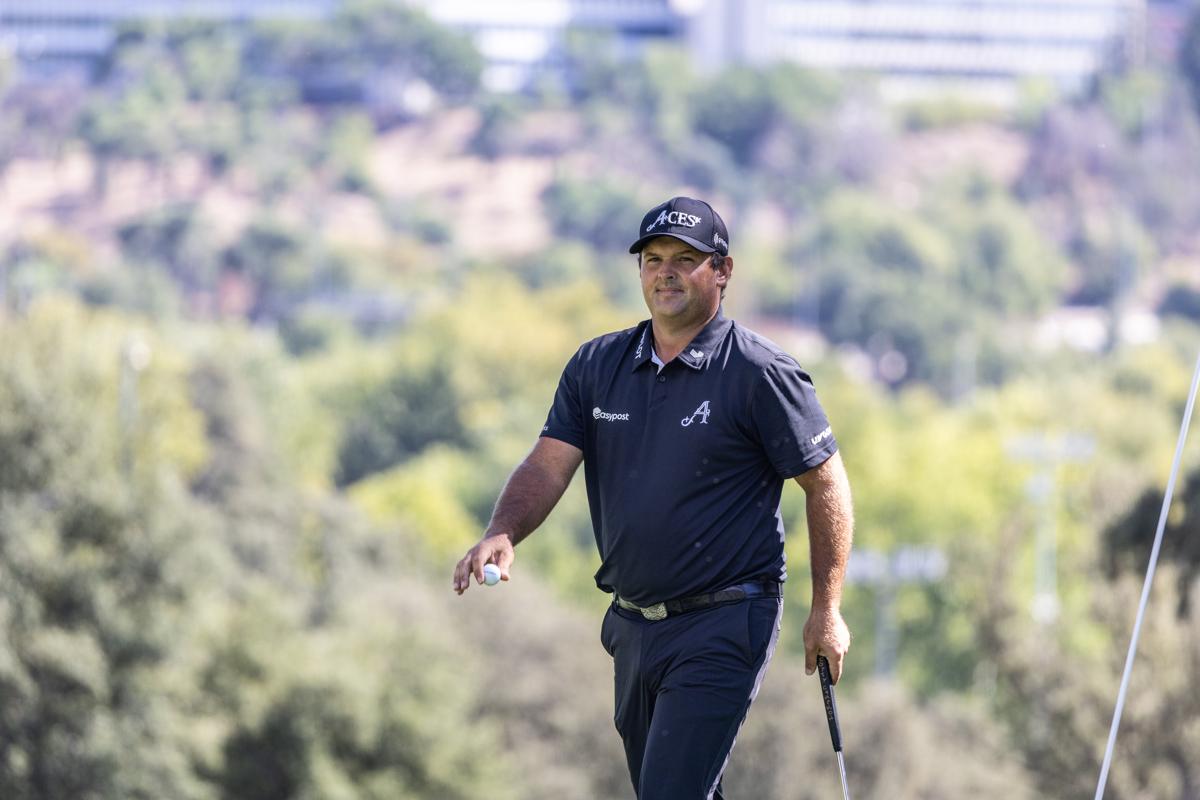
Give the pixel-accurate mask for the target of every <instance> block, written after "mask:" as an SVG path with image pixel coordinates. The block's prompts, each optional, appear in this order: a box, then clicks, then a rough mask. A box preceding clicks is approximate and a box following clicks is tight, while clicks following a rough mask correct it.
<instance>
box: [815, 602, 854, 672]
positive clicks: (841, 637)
mask: <svg viewBox="0 0 1200 800" xmlns="http://www.w3.org/2000/svg"><path fill="white" fill-rule="evenodd" d="M849 649H850V629H849V628H848V627H846V621H845V620H844V619H842V612H841V611H839V610H838V609H836V608H813V610H812V612H811V613H809V615H808V622H806V623H804V671H805V672H807V673H808V674H809V675H812V674H813V672H815V671H816V669H817V656H819V655H821V656H825V657H826V658H827V659H829V675H830V678H831V679H832V681H833V682H834V683H837V682H838V679H839V678H840V677H841V676H842V660H843V659H844V658H845V656H846V651H847V650H849Z"/></svg>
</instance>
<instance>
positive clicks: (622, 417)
mask: <svg viewBox="0 0 1200 800" xmlns="http://www.w3.org/2000/svg"><path fill="white" fill-rule="evenodd" d="M592 419H602V420H604V421H605V422H629V412H628V411H627V412H625V413H624V414H613V413H610V412H608V411H601V410H600V406H596V407H595V408H593V409H592Z"/></svg>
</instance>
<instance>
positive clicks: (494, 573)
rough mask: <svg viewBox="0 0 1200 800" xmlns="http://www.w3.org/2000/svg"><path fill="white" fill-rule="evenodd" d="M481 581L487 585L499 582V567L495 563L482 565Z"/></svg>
mask: <svg viewBox="0 0 1200 800" xmlns="http://www.w3.org/2000/svg"><path fill="white" fill-rule="evenodd" d="M483 582H484V583H486V584H487V585H488V586H495V585H496V584H497V583H499V582H500V568H499V567H497V566H496V565H495V564H484V565H483Z"/></svg>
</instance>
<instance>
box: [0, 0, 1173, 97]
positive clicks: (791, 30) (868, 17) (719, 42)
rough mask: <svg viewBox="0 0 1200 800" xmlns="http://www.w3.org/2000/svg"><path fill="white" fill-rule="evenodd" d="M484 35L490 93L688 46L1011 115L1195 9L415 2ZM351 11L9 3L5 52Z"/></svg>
mask: <svg viewBox="0 0 1200 800" xmlns="http://www.w3.org/2000/svg"><path fill="white" fill-rule="evenodd" d="M411 2H413V3H414V4H415V5H419V6H421V7H423V8H424V9H425V10H426V11H427V12H428V13H429V14H430V15H431V16H432V17H433V18H435V19H436V20H438V21H440V22H442V23H444V24H446V25H448V26H450V27H453V28H456V29H458V30H461V31H464V32H466V33H468V34H470V35H471V36H472V37H473V38H474V40H475V42H476V44H477V45H478V47H479V49H480V51H481V52H482V54H483V56H484V58H485V61H486V67H485V73H484V80H485V83H486V85H487V86H489V87H490V88H492V89H495V90H498V91H519V90H522V89H526V88H529V87H530V86H532V85H534V84H536V83H537V82H538V81H539V80H541V79H544V78H550V79H561V78H562V67H563V64H564V43H565V38H566V33H567V31H569V30H572V29H582V30H588V31H597V32H604V33H606V34H610V35H611V37H612V40H613V42H614V44H615V46H616V48H617V50H618V52H619V53H620V54H622V55H626V56H630V55H633V54H636V53H637V52H639V51H640V50H641V49H642V48H643V47H644V46H645V45H646V44H647V43H649V42H657V41H678V42H681V43H686V44H687V46H688V47H689V48H690V50H691V52H692V53H693V55H694V57H695V60H696V62H697V64H699V65H700V66H701V67H713V68H715V67H720V66H723V65H727V64H730V63H762V62H765V61H772V60H778V59H787V60H792V61H796V62H798V63H801V64H805V65H808V66H812V67H816V68H821V69H829V70H836V71H846V70H852V71H861V72H864V73H870V74H878V75H879V76H881V78H882V86H883V88H884V89H885V91H887V92H888V93H890V94H892V95H898V96H907V95H911V94H913V93H925V92H929V91H944V90H947V89H963V90H966V91H967V92H969V93H970V95H971V96H972V97H973V98H976V99H985V100H995V101H1001V102H1004V101H1006V100H1009V99H1011V98H1013V97H1014V96H1015V95H1016V92H1017V90H1018V88H1019V86H1020V85H1021V83H1022V82H1023V81H1026V80H1030V79H1041V80H1046V81H1049V82H1051V83H1052V84H1054V85H1055V86H1057V87H1058V88H1060V89H1062V90H1064V91H1068V92H1069V91H1073V90H1075V89H1077V88H1078V87H1080V86H1081V85H1082V84H1083V82H1084V81H1086V79H1087V78H1088V76H1090V75H1091V74H1093V73H1094V72H1095V71H1096V70H1097V69H1098V68H1099V67H1100V66H1101V65H1103V64H1105V63H1106V62H1107V63H1111V62H1112V61H1113V60H1122V59H1123V60H1127V61H1132V62H1134V63H1138V62H1140V61H1141V60H1142V59H1144V58H1146V57H1150V58H1155V59H1158V60H1163V59H1168V58H1170V57H1172V55H1173V53H1174V49H1175V46H1176V44H1177V42H1178V38H1179V33H1180V31H1181V30H1182V26H1183V22H1184V20H1185V19H1186V15H1187V12H1188V10H1189V8H1190V7H1192V6H1193V5H1194V0H508V1H507V2H504V3H495V2H481V1H480V0H411ZM336 6H337V0H241V2H234V0H96V1H95V2H88V0H7V2H4V3H0V50H5V49H6V50H9V51H11V52H13V53H15V54H16V56H17V58H18V60H19V61H20V62H21V64H22V65H24V67H25V70H24V71H25V72H26V73H27V74H46V73H55V72H58V71H60V70H61V68H62V67H63V66H76V67H78V66H80V65H86V64H87V63H88V62H89V61H90V60H92V59H95V58H96V57H97V56H98V55H99V54H100V53H102V52H103V51H104V49H105V48H106V47H107V45H108V43H109V41H110V40H111V37H112V36H113V33H114V29H115V26H116V25H117V24H118V23H119V22H120V21H121V20H122V19H127V18H132V17H144V16H201V17H217V18H231V19H237V18H252V17H264V16H289V15H306V16H312V15H321V14H327V13H329V12H330V11H331V10H332V9H334V8H335V7H336Z"/></svg>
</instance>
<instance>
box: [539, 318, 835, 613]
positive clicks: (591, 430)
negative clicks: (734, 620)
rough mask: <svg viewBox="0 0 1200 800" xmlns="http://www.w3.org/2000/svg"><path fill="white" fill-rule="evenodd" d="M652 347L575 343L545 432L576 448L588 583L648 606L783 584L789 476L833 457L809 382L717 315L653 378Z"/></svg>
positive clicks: (637, 336) (613, 339) (633, 334)
mask: <svg viewBox="0 0 1200 800" xmlns="http://www.w3.org/2000/svg"><path fill="white" fill-rule="evenodd" d="M651 339H652V333H651V330H650V321H649V320H646V321H645V322H642V323H641V324H640V325H638V326H637V327H635V328H630V329H628V330H624V331H619V332H617V333H610V334H606V335H604V336H601V337H599V338H596V339H593V340H592V341H590V342H588V343H587V344H585V345H583V346H582V347H580V348H579V350H578V351H577V352H576V353H575V355H574V356H573V357H572V358H571V360H570V361H569V362H568V363H567V366H566V369H565V370H563V374H562V379H561V380H560V381H559V384H558V391H557V393H556V394H555V396H554V405H553V407H552V408H551V409H550V414H549V417H548V418H547V420H546V425H545V427H544V428H543V429H542V436H549V437H552V438H554V439H559V440H561V441H564V442H567V443H568V444H571V445H574V446H575V447H578V448H579V449H580V450H582V451H583V462H584V474H585V477H586V481H587V494H588V504H589V506H590V507H591V514H592V528H593V530H594V531H595V535H596V546H597V547H598V548H599V550H600V558H601V565H600V569H599V571H598V572H597V573H596V585H597V586H599V587H600V588H601V589H603V590H604V591H606V592H612V591H615V592H617V594H619V595H620V596H621V597H624V598H626V599H628V600H630V601H631V602H634V603H636V604H638V605H643V606H645V605H652V604H654V603H657V602H660V601H662V600H669V599H672V598H677V597H687V596H689V595H694V594H700V593H703V592H710V591H715V590H717V589H720V588H723V587H725V586H729V585H732V584H736V583H741V582H743V581H749V580H754V579H758V578H767V579H772V580H779V581H782V580H784V579H785V578H786V577H787V572H786V569H785V565H784V553H783V518H782V516H781V515H780V512H779V498H780V496H781V494H782V492H783V484H784V481H786V480H787V479H789V478H792V477H795V476H797V475H800V474H801V473H803V472H806V471H807V470H809V469H811V468H812V467H815V466H817V465H818V464H820V463H822V462H823V461H825V460H826V459H827V458H829V457H830V456H831V455H833V454H834V453H835V452H836V451H837V442H836V441H835V440H834V437H833V434H832V431H831V430H830V427H829V422H828V420H827V419H826V418H825V412H824V411H823V410H822V408H821V405H820V403H819V402H817V396H816V393H815V392H814V390H813V385H812V380H811V379H810V378H809V376H808V374H807V373H805V372H804V370H802V369H801V368H800V365H799V364H797V363H796V361H795V360H794V359H792V358H791V356H789V355H787V354H786V353H784V352H783V351H782V350H780V349H779V347H778V346H777V345H775V344H774V343H773V342H771V341H769V340H767V339H765V338H763V337H761V336H759V335H758V334H756V333H754V332H753V331H750V330H748V329H747V328H744V327H742V326H741V325H738V324H737V323H736V322H734V321H733V320H731V319H728V318H726V317H725V316H724V315H723V314H721V313H720V312H718V313H717V316H716V317H714V318H713V319H712V321H710V322H709V323H708V325H707V326H705V328H704V329H703V330H702V331H701V332H700V333H699V334H698V335H697V336H696V338H695V339H693V340H692V342H691V343H690V344H689V345H688V346H687V347H685V348H684V349H683V352H682V353H680V354H679V356H678V357H676V358H674V359H672V360H671V361H670V362H669V363H668V364H667V365H666V366H665V367H663V368H662V369H661V371H659V370H657V369H656V367H655V364H653V363H652V361H651V353H652V346H651Z"/></svg>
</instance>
